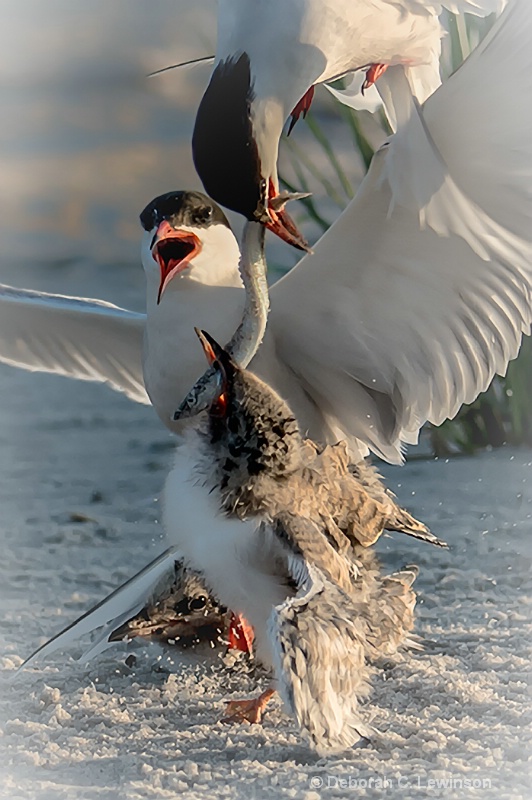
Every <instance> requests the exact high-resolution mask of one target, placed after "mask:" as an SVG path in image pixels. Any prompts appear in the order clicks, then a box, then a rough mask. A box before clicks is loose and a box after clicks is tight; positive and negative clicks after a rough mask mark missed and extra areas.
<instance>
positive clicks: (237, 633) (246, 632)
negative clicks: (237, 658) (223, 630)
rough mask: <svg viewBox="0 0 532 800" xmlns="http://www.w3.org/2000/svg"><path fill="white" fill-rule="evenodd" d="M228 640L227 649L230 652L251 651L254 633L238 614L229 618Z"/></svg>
mask: <svg viewBox="0 0 532 800" xmlns="http://www.w3.org/2000/svg"><path fill="white" fill-rule="evenodd" d="M228 638H229V647H230V648H231V649H232V650H240V651H241V652H242V653H251V652H252V651H253V639H254V638H255V631H254V630H253V628H252V627H251V625H250V624H249V622H248V621H247V620H246V619H245V618H244V617H242V616H241V615H240V614H233V616H232V617H231V624H230V625H229V636H228Z"/></svg>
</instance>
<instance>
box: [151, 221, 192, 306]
mask: <svg viewBox="0 0 532 800" xmlns="http://www.w3.org/2000/svg"><path fill="white" fill-rule="evenodd" d="M200 251H201V242H200V240H199V239H198V237H197V236H196V235H195V234H194V233H191V231H183V230H178V229H176V228H172V226H171V225H170V223H169V222H167V221H166V220H163V221H162V222H161V224H160V225H159V227H158V228H157V232H156V234H155V236H154V237H153V242H152V245H151V253H152V256H153V260H154V261H156V262H157V264H158V265H159V269H160V270H161V282H160V284H159V293H158V295H157V304H159V303H160V302H161V297H162V294H163V292H164V290H165V289H166V287H167V286H168V284H169V283H170V281H171V280H172V278H174V277H175V276H176V275H178V274H179V273H180V272H183V270H184V269H186V267H188V265H189V264H190V262H191V261H192V259H193V258H194V257H195V256H197V255H198V253H199V252H200Z"/></svg>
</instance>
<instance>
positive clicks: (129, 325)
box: [0, 285, 149, 404]
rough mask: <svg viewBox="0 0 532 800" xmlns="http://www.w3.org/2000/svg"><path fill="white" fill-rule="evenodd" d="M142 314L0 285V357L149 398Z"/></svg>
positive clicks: (137, 397) (143, 400)
mask: <svg viewBox="0 0 532 800" xmlns="http://www.w3.org/2000/svg"><path fill="white" fill-rule="evenodd" d="M144 325H145V316H144V315H143V314H136V313H134V312H133V311H127V310H125V309H123V308H119V307H118V306H114V305H112V304H111V303H104V302H102V301H101V300H87V299H84V298H77V297H63V296H62V295H52V294H46V293H44V292H33V291H29V290H25V289H15V288H12V287H10V286H1V285H0V361H3V362H5V363H6V364H11V365H13V366H15V367H21V368H23V369H27V370H30V371H32V372H54V373H56V374H58V375H66V376H68V377H71V378H78V379H80V380H87V381H98V382H103V383H108V384H109V385H110V386H111V387H112V388H113V389H116V390H117V391H120V392H125V394H127V395H128V397H130V398H131V399H132V400H136V401H137V402H139V403H146V404H148V403H149V399H148V395H147V394H146V390H145V388H144V380H143V377H142V338H143V335H144Z"/></svg>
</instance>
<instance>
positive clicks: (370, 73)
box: [362, 64, 388, 94]
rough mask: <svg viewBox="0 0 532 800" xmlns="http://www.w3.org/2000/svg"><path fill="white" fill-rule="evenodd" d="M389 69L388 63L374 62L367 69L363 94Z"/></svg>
mask: <svg viewBox="0 0 532 800" xmlns="http://www.w3.org/2000/svg"><path fill="white" fill-rule="evenodd" d="M387 69H388V64H372V65H371V67H370V68H369V69H368V70H366V80H365V81H364V83H363V84H362V94H364V92H365V91H366V89H369V87H370V86H373V84H374V83H375V81H378V80H379V78H380V77H381V75H384V73H385V72H386V70H387Z"/></svg>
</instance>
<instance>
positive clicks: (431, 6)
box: [385, 0, 507, 17]
mask: <svg viewBox="0 0 532 800" xmlns="http://www.w3.org/2000/svg"><path fill="white" fill-rule="evenodd" d="M385 2H388V3H391V4H392V5H396V6H400V7H401V8H405V9H406V10H407V11H410V12H411V13H416V14H419V13H421V12H424V11H428V12H429V13H431V14H441V12H442V9H444V8H446V9H447V11H452V13H453V14H464V13H468V14H474V15H475V16H477V17H486V16H488V14H493V13H496V14H498V13H500V12H501V11H502V10H503V8H504V7H505V6H506V3H507V0H385Z"/></svg>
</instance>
